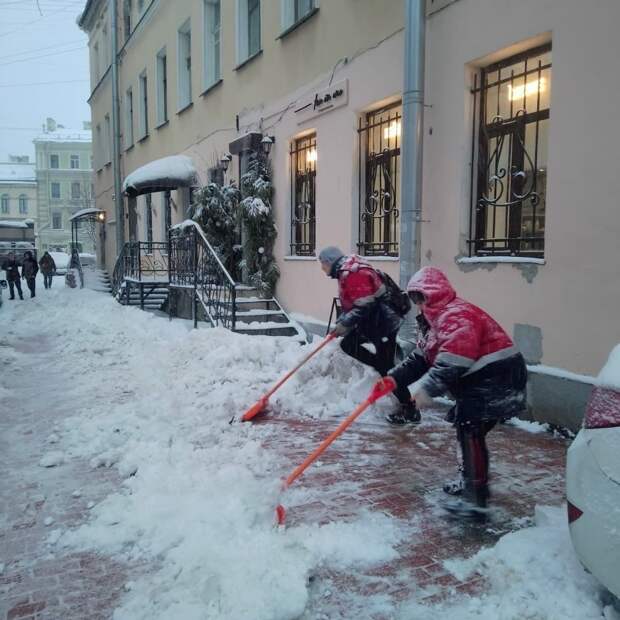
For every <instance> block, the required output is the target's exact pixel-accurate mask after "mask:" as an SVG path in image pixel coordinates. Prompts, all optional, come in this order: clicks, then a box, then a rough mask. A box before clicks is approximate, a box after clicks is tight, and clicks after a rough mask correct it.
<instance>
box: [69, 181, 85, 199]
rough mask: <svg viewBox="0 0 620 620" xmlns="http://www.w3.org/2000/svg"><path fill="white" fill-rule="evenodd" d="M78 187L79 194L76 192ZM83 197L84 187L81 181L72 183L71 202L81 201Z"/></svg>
mask: <svg viewBox="0 0 620 620" xmlns="http://www.w3.org/2000/svg"><path fill="white" fill-rule="evenodd" d="M76 187H77V193H76V192H75V191H74V190H75V188H76ZM81 197H82V187H81V184H80V182H79V181H71V200H80V198H81Z"/></svg>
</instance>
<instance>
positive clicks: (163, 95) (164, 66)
mask: <svg viewBox="0 0 620 620" xmlns="http://www.w3.org/2000/svg"><path fill="white" fill-rule="evenodd" d="M167 120H168V55H167V54H166V48H165V47H164V48H162V49H161V50H159V52H158V53H157V125H158V126H159V125H163V124H164V123H165V122H166V121H167Z"/></svg>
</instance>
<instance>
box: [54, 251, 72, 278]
mask: <svg viewBox="0 0 620 620" xmlns="http://www.w3.org/2000/svg"><path fill="white" fill-rule="evenodd" d="M50 255H51V257H52V258H53V259H54V263H56V275H57V276H64V275H66V273H67V268H68V267H69V259H70V258H71V257H70V256H69V255H68V254H65V253H64V252H50Z"/></svg>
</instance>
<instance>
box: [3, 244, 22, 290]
mask: <svg viewBox="0 0 620 620" xmlns="http://www.w3.org/2000/svg"><path fill="white" fill-rule="evenodd" d="M2 269H4V271H6V279H7V282H8V283H9V295H10V297H9V299H15V289H17V292H18V294H19V298H20V299H23V298H24V295H23V293H22V283H21V282H20V280H19V265H18V264H17V261H16V260H15V254H14V253H13V252H9V255H8V257H7V259H6V260H5V261H4V263H2Z"/></svg>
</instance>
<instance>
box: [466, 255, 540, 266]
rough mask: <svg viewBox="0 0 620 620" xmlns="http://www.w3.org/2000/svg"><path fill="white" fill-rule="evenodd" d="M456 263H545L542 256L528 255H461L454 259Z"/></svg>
mask: <svg viewBox="0 0 620 620" xmlns="http://www.w3.org/2000/svg"><path fill="white" fill-rule="evenodd" d="M456 262H457V264H458V265H471V264H472V263H473V264H476V263H508V264H510V263H530V264H533V265H545V264H546V262H547V261H546V260H545V259H544V258H530V257H528V256H462V257H460V258H457V259H456Z"/></svg>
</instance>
